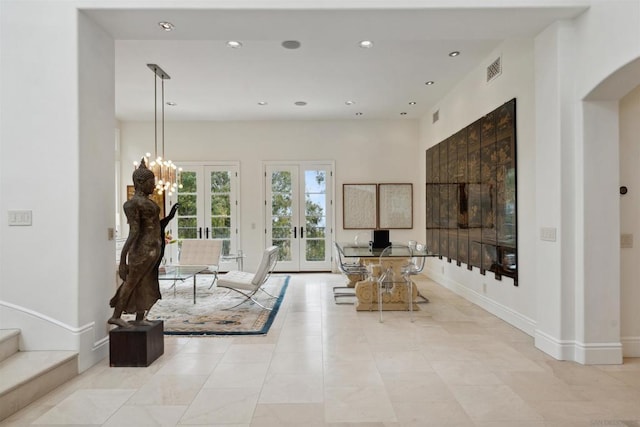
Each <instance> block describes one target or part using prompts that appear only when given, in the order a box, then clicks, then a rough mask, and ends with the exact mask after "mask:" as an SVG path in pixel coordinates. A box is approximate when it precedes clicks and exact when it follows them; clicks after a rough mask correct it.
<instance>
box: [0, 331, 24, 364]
mask: <svg viewBox="0 0 640 427" xmlns="http://www.w3.org/2000/svg"><path fill="white" fill-rule="evenodd" d="M19 342H20V329H0V362H2V361H3V360H5V359H6V358H8V357H9V356H11V355H13V354H15V353H17V352H18V345H19Z"/></svg>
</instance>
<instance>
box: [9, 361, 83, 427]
mask: <svg viewBox="0 0 640 427" xmlns="http://www.w3.org/2000/svg"><path fill="white" fill-rule="evenodd" d="M77 373H78V359H77V358H72V359H70V360H68V361H66V362H64V363H62V364H61V365H59V366H57V367H55V368H53V369H51V370H50V371H47V372H45V373H44V374H42V375H40V376H38V377H35V378H33V379H31V380H30V381H28V382H27V383H25V384H23V385H21V386H19V387H17V388H15V389H13V390H11V391H9V392H7V393H5V394H4V395H2V396H0V421H1V420H3V419H5V418H7V417H9V416H10V415H11V414H13V413H15V412H18V411H19V410H20V409H22V408H24V407H26V406H27V405H29V404H30V403H32V402H34V401H35V400H37V399H39V398H40V397H42V396H44V395H45V394H47V393H49V392H50V391H51V390H53V389H54V388H56V387H58V386H60V385H62V384H64V383H65V382H67V381H69V380H70V379H71V378H73V377H75V376H76V375H77Z"/></svg>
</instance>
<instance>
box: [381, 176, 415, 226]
mask: <svg viewBox="0 0 640 427" xmlns="http://www.w3.org/2000/svg"><path fill="white" fill-rule="evenodd" d="M378 206H379V208H378V212H379V215H378V227H379V228H381V229H393V228H396V229H398V228H413V184H378Z"/></svg>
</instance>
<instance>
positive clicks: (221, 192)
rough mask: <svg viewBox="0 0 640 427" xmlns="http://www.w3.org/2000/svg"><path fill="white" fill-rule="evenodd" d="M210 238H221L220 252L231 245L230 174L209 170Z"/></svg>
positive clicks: (224, 252)
mask: <svg viewBox="0 0 640 427" xmlns="http://www.w3.org/2000/svg"><path fill="white" fill-rule="evenodd" d="M210 194H211V195H210V197H211V224H210V228H211V238H212V239H221V240H222V254H223V255H228V254H229V248H230V246H231V174H230V172H228V171H213V172H211V193H210Z"/></svg>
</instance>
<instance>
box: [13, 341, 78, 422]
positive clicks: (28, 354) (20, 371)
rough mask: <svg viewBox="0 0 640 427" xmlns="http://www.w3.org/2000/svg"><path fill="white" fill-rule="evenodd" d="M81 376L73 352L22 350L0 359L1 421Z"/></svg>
mask: <svg viewBox="0 0 640 427" xmlns="http://www.w3.org/2000/svg"><path fill="white" fill-rule="evenodd" d="M76 375H78V354H77V353H76V352H73V351H19V352H17V353H15V354H14V355H12V356H9V357H8V358H7V359H5V360H3V361H2V362H0V378H2V381H0V420H3V419H5V418H6V417H8V416H9V415H11V414H13V413H15V412H17V411H19V410H20V409H22V408H24V407H25V406H27V405H29V404H30V403H31V402H33V401H35V400H37V399H38V398H40V397H42V396H44V395H45V394H47V393H48V392H50V391H51V390H53V389H54V388H56V387H58V386H59V385H61V384H63V383H64V382H66V381H68V380H70V379H71V378H73V377H75V376H76Z"/></svg>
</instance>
